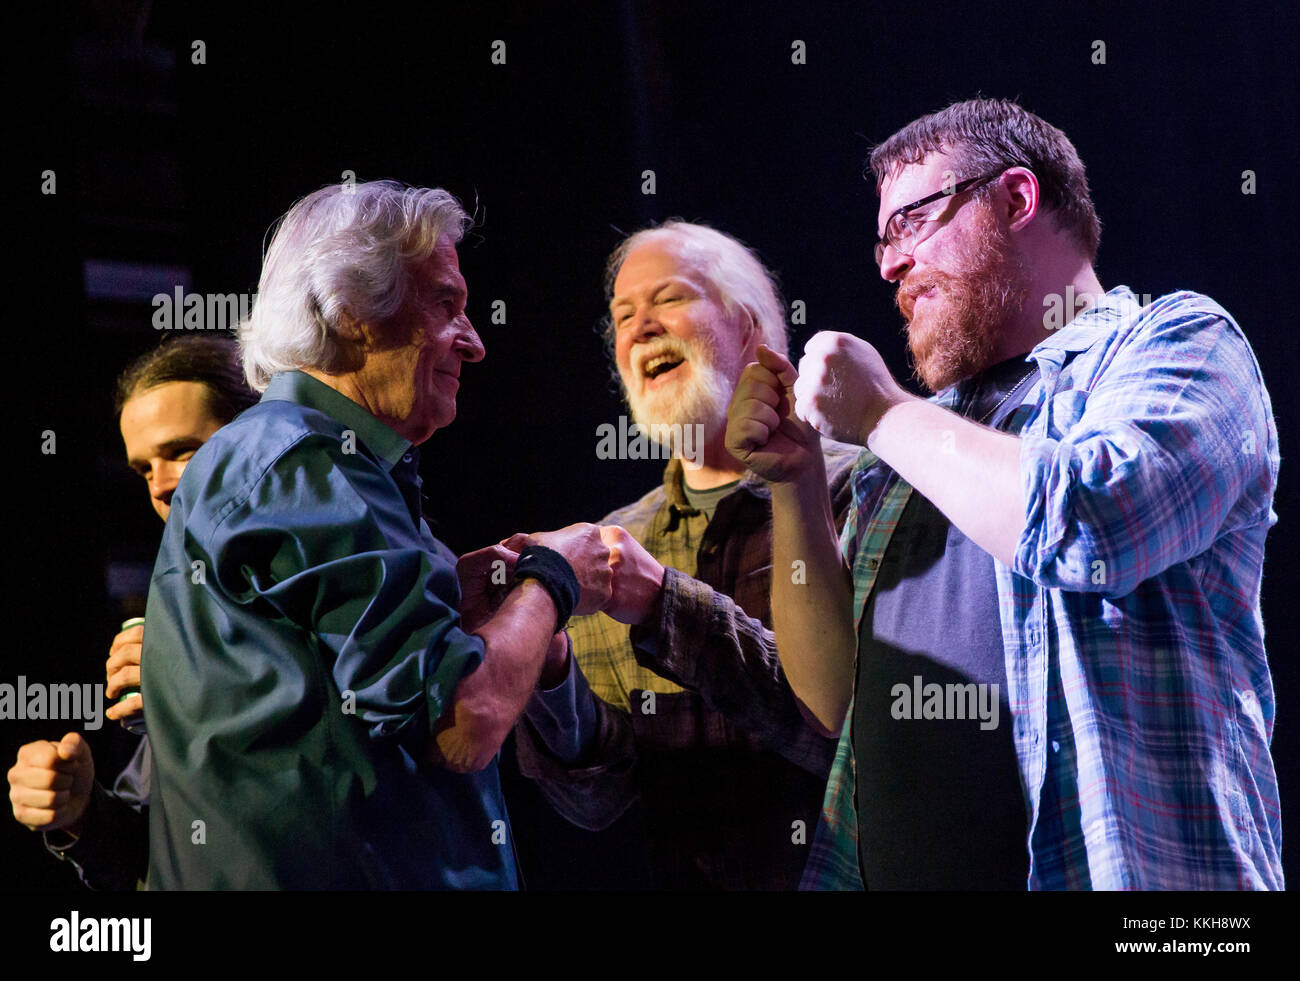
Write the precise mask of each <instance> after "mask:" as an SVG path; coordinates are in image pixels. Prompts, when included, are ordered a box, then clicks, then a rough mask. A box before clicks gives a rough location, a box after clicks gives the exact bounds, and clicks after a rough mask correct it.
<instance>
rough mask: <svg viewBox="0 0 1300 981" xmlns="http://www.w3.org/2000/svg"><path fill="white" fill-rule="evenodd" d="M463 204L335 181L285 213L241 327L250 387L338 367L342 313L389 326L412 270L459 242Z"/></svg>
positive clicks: (436, 194)
mask: <svg viewBox="0 0 1300 981" xmlns="http://www.w3.org/2000/svg"><path fill="white" fill-rule="evenodd" d="M469 221H470V219H469V216H468V215H466V214H465V210H464V208H462V207H461V205H460V202H459V201H457V200H456V198H455V197H453V196H452V195H451V194H449V193H448V192H446V191H444V190H442V189H441V188H436V187H432V188H431V187H407V186H406V185H405V184H399V183H398V182H396V181H371V182H369V183H364V184H332V185H330V186H328V187H323V188H321V189H320V190H319V191H316V192H314V193H312V194H309V195H307V196H306V197H305V198H303V199H302V200H300V201H298V202H297V203H296V204H295V205H294V206H293V207H292V208H290V209H289V210H288V211H287V212H286V213H285V215H284V217H283V218H281V219H280V221H279V224H278V227H277V228H276V229H275V234H274V236H273V237H272V239H271V244H270V246H269V247H268V248H267V250H266V256H265V258H264V259H263V261H262V278H261V281H260V282H259V284H258V289H257V302H256V303H255V304H254V305H253V309H252V312H251V313H250V314H249V317H248V319H247V320H245V321H244V322H243V323H241V324H240V325H239V347H240V351H241V353H242V354H243V359H244V375H245V376H246V377H247V378H248V384H249V385H250V386H251V387H252V388H254V389H255V390H256V391H259V392H263V391H265V390H266V386H267V384H268V383H269V382H270V380H271V376H272V375H274V374H275V373H276V372H278V371H289V370H292V369H294V368H319V369H322V370H327V371H328V370H330V369H332V368H334V367H337V366H338V365H339V364H341V363H342V360H343V359H342V355H343V353H344V350H343V348H342V347H341V344H340V338H339V333H338V329H339V325H340V323H341V322H342V321H343V319H344V318H348V319H351V320H353V321H356V322H359V323H370V324H374V325H376V326H387V325H388V324H390V323H391V322H392V321H393V320H394V318H395V317H396V316H397V314H398V311H400V310H401V309H402V306H403V304H404V302H405V301H406V299H407V297H408V295H409V294H410V292H411V291H412V289H414V288H415V285H416V284H415V283H414V281H413V275H412V271H413V269H414V268H415V267H416V266H418V265H419V264H420V263H422V262H424V261H425V260H426V259H428V257H429V256H430V255H432V254H433V251H434V249H435V248H436V247H437V245H438V242H439V241H440V240H441V239H443V238H446V239H449V240H450V241H451V243H452V244H453V245H454V244H456V243H458V242H459V241H460V239H461V236H462V235H463V234H464V232H465V228H466V226H467V225H468V224H469Z"/></svg>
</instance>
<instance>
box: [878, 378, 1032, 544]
mask: <svg viewBox="0 0 1300 981" xmlns="http://www.w3.org/2000/svg"><path fill="white" fill-rule="evenodd" d="M867 446H868V447H869V448H870V449H871V451H872V452H873V453H875V454H876V455H877V456H879V457H880V459H882V460H883V461H885V463H887V464H888V465H889V466H890V467H892V468H893V469H894V470H895V471H897V473H898V474H899V476H901V477H902V478H903V479H904V480H906V481H907V482H908V483H909V484H911V485H912V486H913V487H914V488H916V490H917V491H918V492H919V493H921V494H922V495H924V496H925V497H926V498H927V499H928V500H929V501H930V502H931V503H933V504H934V506H935V507H937V508H938V509H939V510H940V511H942V512H943V513H944V515H945V516H946V517H947V518H948V520H949V521H951V522H952V523H953V524H954V525H956V526H957V527H958V528H960V529H961V530H962V532H963V533H965V535H966V536H967V537H968V538H970V539H971V541H973V542H975V544H976V545H978V546H979V547H980V548H982V549H984V550H985V551H986V552H988V553H989V554H990V555H992V556H993V557H994V558H995V559H997V560H998V561H999V562H1001V563H1002V564H1003V565H1006V566H1008V567H1010V566H1013V565H1014V562H1015V553H1016V544H1017V542H1018V541H1019V540H1020V533H1021V531H1022V530H1023V529H1024V524H1025V506H1024V498H1023V496H1022V491H1021V489H1020V440H1019V439H1018V438H1016V437H1015V436H1012V435H1009V434H1007V433H1000V432H998V431H996V430H993V429H989V428H987V427H985V426H981V425H979V424H977V423H974V422H971V421H970V420H969V419H964V418H962V417H961V416H959V415H957V414H956V413H954V412H950V411H948V410H947V409H944V408H941V407H940V406H937V405H934V404H933V403H931V402H927V401H925V400H923V399H918V398H910V397H909V398H907V399H904V400H902V401H899V402H897V403H896V404H894V405H893V406H891V407H890V408H889V409H888V410H886V411H885V413H884V414H883V415H882V416H881V418H880V420H879V421H878V422H877V423H876V425H875V428H874V429H873V430H872V431H871V433H870V435H869V436H868V437H867Z"/></svg>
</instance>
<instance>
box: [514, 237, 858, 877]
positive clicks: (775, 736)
mask: <svg viewBox="0 0 1300 981" xmlns="http://www.w3.org/2000/svg"><path fill="white" fill-rule="evenodd" d="M606 293H607V298H608V300H609V313H610V322H609V328H608V333H607V341H608V342H609V347H610V349H611V353H612V354H613V361H614V365H615V367H616V369H617V373H618V377H619V380H620V382H621V384H622V386H623V391H624V394H625V395H626V397H627V401H628V405H629V406H630V408H631V410H632V415H633V418H634V420H635V421H636V422H637V423H638V424H639V425H640V426H642V427H644V428H645V429H646V430H647V431H648V432H650V433H651V434H652V435H655V434H658V435H659V436H660V438H662V439H665V440H666V441H668V442H670V443H671V442H672V441H673V439H674V437H676V436H677V434H682V435H681V437H680V439H681V442H680V443H679V444H677V445H670V446H667V447H665V448H666V449H669V450H670V451H671V452H673V453H674V456H673V458H672V460H671V461H670V462H669V464H668V466H667V468H666V469H665V471H664V478H663V483H662V484H661V485H660V486H659V487H656V488H655V489H653V490H652V491H650V492H649V493H647V494H646V495H645V496H644V497H642V498H641V499H640V500H638V501H635V502H634V503H632V504H629V505H627V506H626V507H623V508H620V509H619V510H617V511H615V512H613V513H612V514H609V515H607V516H606V517H605V518H603V519H602V520H601V522H600V523H601V524H602V525H605V526H608V527H607V528H606V540H607V541H609V542H610V543H611V544H612V545H613V547H614V553H615V556H614V562H613V565H614V584H613V597H612V599H611V601H610V603H609V604H608V606H607V607H606V608H605V609H604V610H603V611H602V612H601V613H599V614H594V615H591V616H586V617H580V618H578V619H576V620H574V622H573V623H572V624H571V626H570V628H569V630H568V636H569V637H570V638H571V642H572V654H573V657H574V659H576V661H577V663H578V665H579V667H580V668H581V674H582V675H583V676H585V679H586V680H585V684H587V685H589V686H590V690H591V692H593V693H594V695H595V696H596V697H595V698H592V697H591V696H590V695H587V696H586V698H582V697H581V696H582V694H583V688H582V684H583V683H581V682H580V684H579V687H578V692H577V701H576V703H575V702H574V700H573V699H574V697H575V696H574V694H573V693H572V692H570V691H569V690H566V689H558V690H557V692H554V693H553V692H549V691H547V690H546V688H547V686H548V685H549V684H552V683H554V682H557V681H558V680H559V679H561V678H564V677H565V675H564V673H563V672H564V670H565V665H566V663H567V652H566V650H565V648H564V637H563V636H559V635H557V638H556V641H555V643H554V644H553V646H552V651H551V655H550V657H549V659H548V664H547V668H546V669H545V672H544V674H543V677H542V690H541V691H539V693H538V695H537V696H536V698H535V699H534V700H533V702H532V704H530V706H529V708H528V711H527V715H526V718H527V722H526V723H521V724H520V726H519V727H518V730H517V732H518V734H519V740H518V748H519V757H520V768H521V770H522V771H523V772H524V773H525V775H527V776H530V777H532V778H533V779H535V780H537V781H538V784H539V787H540V789H541V790H542V793H543V795H544V796H545V797H546V798H547V799H548V800H549V801H550V802H551V804H552V805H553V806H554V807H555V808H556V809H557V810H558V811H559V812H560V813H561V814H562V815H564V816H565V817H566V818H567V819H568V820H569V821H571V822H573V823H575V824H577V825H579V826H580V827H583V828H586V829H588V830H592V831H606V830H608V829H611V828H613V827H614V826H615V822H618V821H619V820H620V818H623V817H624V815H627V814H628V812H629V809H630V808H633V806H634V804H635V803H636V802H637V801H639V802H640V808H641V810H640V815H641V817H642V818H643V819H644V832H643V833H640V834H638V835H637V839H638V840H637V842H636V844H639V845H640V846H643V847H641V848H637V847H633V848H620V849H618V851H619V852H620V854H619V855H618V856H613V855H611V856H610V857H609V861H610V863H611V864H612V863H615V862H617V863H620V865H621V868H620V869H619V870H618V872H617V873H616V872H614V871H613V870H612V869H607V870H606V873H607V876H608V877H609V878H615V879H617V880H618V881H620V882H621V884H623V885H624V886H627V887H634V886H639V887H651V888H665V889H738V890H758V889H764V890H774V889H793V888H794V887H795V886H796V885H797V884H798V881H799V876H800V874H801V872H802V871H803V867H804V862H805V859H806V857H807V853H808V842H809V840H810V836H811V832H812V829H813V828H814V827H815V825H816V819H817V814H818V808H819V804H820V800H821V797H822V790H823V788H824V787H825V783H826V773H827V771H828V769H829V767H830V763H831V758H832V756H833V752H834V745H833V741H832V740H830V739H828V738H826V736H825V735H823V734H822V733H821V731H820V730H819V729H817V728H816V727H815V726H814V725H812V724H811V723H810V722H809V720H808V719H807V718H805V716H804V714H803V711H802V709H801V707H800V705H799V704H798V702H797V700H796V699H795V697H794V693H793V692H792V691H791V689H790V686H789V685H788V684H787V683H786V680H785V676H784V674H783V673H782V671H781V663H780V658H779V657H778V655H777V650H776V642H775V637H774V635H773V633H772V630H771V617H770V606H769V602H768V598H769V591H770V585H771V580H772V578H773V577H774V576H794V577H795V578H796V580H797V579H798V578H799V577H800V570H799V569H798V568H782V569H774V568H773V566H772V538H771V529H772V512H771V494H770V491H769V489H768V487H767V484H766V482H765V481H764V480H762V479H760V478H758V477H754V476H752V475H750V474H749V473H748V471H747V470H746V468H745V467H744V466H743V465H742V464H740V463H739V462H737V461H736V460H735V459H734V458H733V457H732V456H731V455H730V454H729V453H728V452H727V450H726V447H725V446H724V445H723V438H724V436H725V431H726V414H727V406H728V403H729V402H730V400H731V393H732V390H733V389H734V388H735V385H736V381H737V379H738V378H739V377H740V375H741V372H742V371H743V370H744V368H745V365H746V364H748V363H749V362H751V361H753V360H754V359H755V358H756V356H757V355H756V351H757V349H758V346H759V345H760V344H766V345H768V346H769V347H771V348H773V349H775V350H782V351H784V350H786V345H787V341H786V327H785V317H784V312H783V308H782V305H781V302H780V299H779V296H778V292H777V289H776V286H775V284H774V282H773V279H772V276H771V275H770V274H769V273H768V271H767V270H766V269H765V268H764V267H763V264H762V262H760V261H759V259H758V258H757V256H755V255H754V253H753V252H751V251H750V250H749V249H747V248H746V247H745V246H744V245H742V244H741V243H740V242H738V241H737V240H736V239H734V238H732V237H731V236H729V235H725V234H723V233H722V232H719V231H717V230H716V229H713V228H709V227H707V226H703V225H698V224H691V223H687V222H681V221H670V222H667V223H665V224H663V225H660V226H657V227H654V228H648V229H644V230H642V231H640V232H638V233H636V234H635V235H633V236H631V237H629V238H628V239H627V240H625V241H624V242H623V243H622V244H621V245H620V246H619V247H618V248H617V249H616V250H615V251H614V253H613V255H612V256H611V257H610V259H609V262H608V266H607V270H606ZM696 426H698V427H700V431H701V432H702V439H696V440H693V441H692V442H691V444H690V445H687V443H686V440H685V434H686V433H687V432H693V430H691V429H690V427H696ZM824 451H825V456H826V470H827V473H828V474H829V475H830V481H831V489H832V494H833V495H834V496H835V500H836V502H837V505H838V507H839V509H840V511H839V513H840V514H841V515H842V514H843V513H844V512H845V511H846V510H847V507H848V504H849V498H850V494H849V487H848V474H849V471H850V469H851V468H852V465H853V462H854V460H855V459H856V458H857V456H858V452H859V450H858V448H857V447H849V446H845V445H843V444H838V443H833V442H831V441H827V442H826V444H825V446H824ZM620 526H621V527H620ZM507 544H510V545H511V546H514V545H516V544H517V543H515V542H509V543H507ZM628 625H630V626H628ZM589 730H594V731H595V732H596V733H597V735H596V737H595V738H594V739H589V740H588V741H587V743H586V745H579V744H578V742H577V740H574V739H571V740H570V745H569V747H568V749H567V751H566V749H565V748H564V742H563V740H562V738H561V737H560V734H561V733H562V732H570V733H574V732H581V733H585V732H587V731H589ZM639 825H640V822H638V821H636V820H635V819H634V818H632V817H630V816H629V817H628V818H627V819H626V820H625V821H624V822H623V823H622V824H621V825H620V826H619V828H620V829H627V828H629V827H638V826H639ZM593 844H595V843H593ZM620 844H623V842H622V840H620ZM608 850H609V851H611V852H612V851H614V850H615V849H613V848H610V849H608ZM644 870H648V877H647V875H646V872H645V871H644Z"/></svg>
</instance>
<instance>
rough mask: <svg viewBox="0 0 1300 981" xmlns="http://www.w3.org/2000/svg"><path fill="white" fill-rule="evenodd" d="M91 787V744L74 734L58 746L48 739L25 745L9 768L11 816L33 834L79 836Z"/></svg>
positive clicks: (92, 781)
mask: <svg viewBox="0 0 1300 981" xmlns="http://www.w3.org/2000/svg"><path fill="white" fill-rule="evenodd" d="M94 785H95V760H94V758H93V757H92V756H91V753H90V744H89V743H87V742H86V741H85V740H84V739H83V738H82V737H81V734H80V733H76V732H70V733H68V734H67V735H65V736H64V737H63V739H62V741H61V742H57V743H54V742H50V741H49V740H48V739H40V740H37V741H36V742H34V743H27V744H26V745H25V746H22V747H20V748H19V750H18V760H17V762H16V763H14V765H13V766H12V767H10V769H9V800H10V802H11V803H12V804H13V809H14V817H15V818H16V819H17V820H18V822H19V823H21V824H25V825H27V827H29V828H31V829H32V830H33V831H55V830H57V829H60V828H63V829H66V830H68V831H70V832H72V833H73V834H78V835H79V834H80V833H81V821H82V818H83V817H84V816H85V813H86V806H87V805H88V804H89V803H90V792H91V789H92V788H93V787H94Z"/></svg>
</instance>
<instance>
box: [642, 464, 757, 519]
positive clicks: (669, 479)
mask: <svg viewBox="0 0 1300 981" xmlns="http://www.w3.org/2000/svg"><path fill="white" fill-rule="evenodd" d="M685 483H686V468H685V467H683V466H682V459H681V457H678V456H675V457H673V458H672V459H671V460H669V461H668V466H667V467H665V468H664V494H665V495H667V498H668V506H669V507H671V508H672V509H673V510H675V511H678V512H679V513H681V514H685V515H692V514H703V513H704V512H703V511H701V510H700V509H699V508H697V507H693V506H692V505H691V502H690V501H688V500H687V499H686V487H685ZM742 489H743V490H746V491H748V492H749V493H750V494H753V495H754V496H755V497H759V498H766V497H768V496H770V495H771V493H772V492H771V490H770V489H769V488H768V486H767V482H766V481H764V480H763V478H762V477H759V476H758V475H757V474H755V473H754V472H753V471H749V470H747V471H745V475H744V476H743V477H741V478H740V483H739V484H738V485H737V486H736V487H735V489H734V490H733V491H732V494H734V493H736V492H737V491H740V490H742ZM727 496H728V497H730V496H731V495H730V494H728V495H727Z"/></svg>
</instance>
